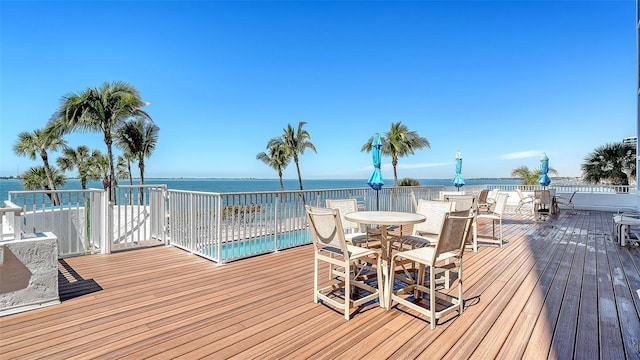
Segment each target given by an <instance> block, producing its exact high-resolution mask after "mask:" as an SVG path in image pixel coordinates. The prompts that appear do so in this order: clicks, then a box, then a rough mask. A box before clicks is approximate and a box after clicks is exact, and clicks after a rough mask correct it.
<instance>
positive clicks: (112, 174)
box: [104, 129, 116, 205]
mask: <svg viewBox="0 0 640 360" xmlns="http://www.w3.org/2000/svg"><path fill="white" fill-rule="evenodd" d="M110 130H111V129H109V131H105V133H104V142H105V144H107V157H108V158H109V201H111V202H112V204H114V205H115V203H116V168H115V166H114V165H113V150H112V149H111V144H112V143H113V139H112V138H111V131H110Z"/></svg>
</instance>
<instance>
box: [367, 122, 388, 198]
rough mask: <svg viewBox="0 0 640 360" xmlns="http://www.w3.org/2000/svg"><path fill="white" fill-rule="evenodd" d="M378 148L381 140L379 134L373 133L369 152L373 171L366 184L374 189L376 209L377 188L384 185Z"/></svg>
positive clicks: (380, 146)
mask: <svg viewBox="0 0 640 360" xmlns="http://www.w3.org/2000/svg"><path fill="white" fill-rule="evenodd" d="M380 149H382V141H380V135H379V134H378V133H376V134H375V135H373V141H372V142H371V154H372V157H373V173H371V176H370V177H369V181H367V184H369V186H371V188H372V189H373V190H375V191H376V210H378V209H380V200H379V198H378V190H380V189H381V188H382V185H384V180H382V172H381V171H380V155H381V154H380Z"/></svg>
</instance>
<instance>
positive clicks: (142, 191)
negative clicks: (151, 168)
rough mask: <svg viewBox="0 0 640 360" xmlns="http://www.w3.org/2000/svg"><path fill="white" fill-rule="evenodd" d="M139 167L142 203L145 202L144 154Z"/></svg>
mask: <svg viewBox="0 0 640 360" xmlns="http://www.w3.org/2000/svg"><path fill="white" fill-rule="evenodd" d="M138 168H139V169H140V204H144V189H143V188H142V185H144V156H142V157H140V160H138Z"/></svg>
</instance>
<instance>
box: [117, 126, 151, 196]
mask: <svg viewBox="0 0 640 360" xmlns="http://www.w3.org/2000/svg"><path fill="white" fill-rule="evenodd" d="M159 131H160V128H159V127H158V126H157V125H155V124H153V123H150V122H147V121H145V120H144V119H135V120H132V121H129V122H127V123H126V124H124V126H122V127H121V128H120V129H118V132H117V134H116V137H115V140H116V146H117V147H118V148H120V149H122V150H123V151H124V152H125V154H126V153H130V154H131V155H133V157H134V158H135V159H136V160H137V161H138V168H139V169H140V185H144V159H145V158H148V157H150V156H151V154H153V151H154V150H155V149H156V144H157V142H158V132H159Z"/></svg>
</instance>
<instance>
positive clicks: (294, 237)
mask: <svg viewBox="0 0 640 360" xmlns="http://www.w3.org/2000/svg"><path fill="white" fill-rule="evenodd" d="M311 242H312V240H311V233H309V231H308V230H295V231H289V232H285V233H282V234H279V235H278V236H277V237H275V241H274V235H273V234H272V235H268V236H264V237H255V238H248V239H240V240H233V241H229V242H226V243H224V244H222V259H221V260H222V261H225V260H233V259H239V258H243V257H248V256H254V255H260V254H266V253H270V252H273V251H275V250H281V249H286V248H290V247H294V246H299V245H305V244H311ZM217 252H218V247H217V246H215V245H214V246H211V247H207V248H204V249H203V250H202V251H201V253H202V255H204V256H207V257H211V258H213V259H214V260H215V261H218V253H217Z"/></svg>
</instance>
